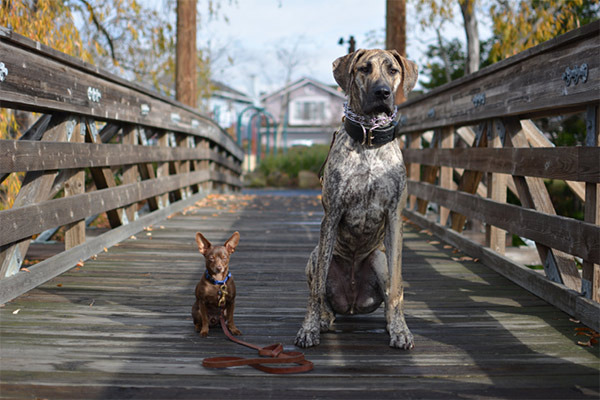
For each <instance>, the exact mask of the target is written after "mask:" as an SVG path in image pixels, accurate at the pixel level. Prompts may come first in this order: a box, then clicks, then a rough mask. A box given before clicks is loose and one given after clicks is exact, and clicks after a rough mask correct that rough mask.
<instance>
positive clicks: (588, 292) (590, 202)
mask: <svg viewBox="0 0 600 400" xmlns="http://www.w3.org/2000/svg"><path fill="white" fill-rule="evenodd" d="M586 120H587V121H586V122H587V135H586V146H595V147H597V146H600V112H599V110H598V106H589V107H588V110H587V113H586ZM599 207H600V185H599V184H597V183H586V184H585V211H584V219H585V221H586V222H589V223H591V224H596V225H600V211H598V208H599ZM582 272H583V276H582V280H581V292H582V294H583V295H584V296H585V297H587V298H589V299H592V300H594V301H597V302H600V265H598V264H594V263H591V262H589V261H587V260H583V271H582Z"/></svg>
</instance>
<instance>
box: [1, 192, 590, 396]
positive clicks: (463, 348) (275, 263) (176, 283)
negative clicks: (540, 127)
mask: <svg viewBox="0 0 600 400" xmlns="http://www.w3.org/2000/svg"><path fill="white" fill-rule="evenodd" d="M288 194H289V193H288ZM204 203H205V207H194V208H192V209H189V210H187V212H186V213H185V215H181V214H179V215H175V216H173V217H172V218H170V219H168V220H166V221H164V222H163V223H161V224H158V225H156V226H153V227H152V228H151V229H152V230H148V231H145V232H141V233H139V234H137V235H136V238H135V239H134V238H131V239H129V240H127V241H126V242H123V243H121V244H120V245H118V246H116V247H113V248H110V249H108V251H106V252H105V253H102V254H99V255H98V257H97V259H95V260H88V261H86V262H85V265H84V266H83V267H81V268H77V269H74V270H71V271H69V272H68V273H66V274H63V275H62V276H59V277H58V278H56V279H53V280H52V281H50V282H48V283H46V284H45V285H43V286H41V287H39V288H38V289H36V290H33V291H31V292H29V293H27V294H26V295H23V296H21V297H19V298H17V299H16V300H14V301H12V302H10V303H8V304H6V305H5V306H4V307H2V308H0V321H1V326H0V335H1V336H0V338H1V376H0V378H1V379H0V381H1V383H0V385H1V386H0V398H36V397H37V398H48V399H52V398H56V399H80V398H145V399H148V398H165V399H167V398H168V399H174V398H242V397H243V398H246V399H251V398H259V399H264V398H286V399H294V398H346V399H347V398H361V399H364V398H366V396H369V397H372V398H382V397H386V398H440V399H448V398H456V397H460V398H539V399H553V398H556V399H558V398H561V399H562V398H569V399H571V398H594V399H597V398H598V396H599V394H598V389H599V355H598V344H596V345H595V346H594V347H591V348H589V347H582V346H579V345H577V341H585V340H587V337H586V336H574V335H575V334H576V333H577V332H578V331H576V329H577V328H581V325H579V324H577V323H576V322H573V321H571V320H570V319H569V317H568V316H567V315H565V314H564V313H562V312H560V311H558V310H557V309H555V308H553V307H552V306H549V305H547V304H546V303H545V302H543V301H541V300H539V299H538V298H537V297H535V296H533V295H531V294H529V293H528V292H526V291H525V290H523V289H521V288H519V287H517V286H516V285H514V284H512V283H511V282H509V281H507V280H506V279H505V278H503V277H501V276H499V275H498V274H497V273H495V272H493V271H491V270H490V269H488V268H486V267H485V266H484V265H481V264H480V263H478V262H475V261H474V260H469V259H468V258H462V259H461V257H463V256H464V254H460V253H453V249H451V248H447V247H445V246H444V244H443V243H441V244H440V243H438V242H437V241H436V240H435V238H433V237H430V236H428V235H427V233H426V232H419V229H417V228H414V227H411V226H410V225H407V227H406V229H405V231H406V235H405V238H406V239H405V252H404V278H405V281H406V295H405V297H406V314H407V321H408V324H409V326H410V327H411V329H412V332H413V333H414V335H415V342H416V348H415V349H414V350H412V351H398V350H393V349H390V348H389V347H388V346H387V343H388V337H387V334H386V333H385V329H384V328H385V325H384V319H383V311H382V310H381V309H379V310H378V311H377V312H375V313H373V314H370V315H367V316H356V317H345V318H340V319H339V320H338V321H337V322H336V324H335V331H334V332H332V333H327V334H323V336H322V344H321V345H320V346H318V347H316V348H312V349H308V350H307V351H306V356H307V358H308V359H310V360H312V361H313V362H314V363H315V369H314V371H312V372H310V373H306V374H300V375H290V376H272V375H267V374H264V373H262V372H260V371H257V370H254V369H253V368H250V367H240V368H233V369H228V370H207V369H205V368H203V367H202V366H201V362H202V359H203V358H205V357H210V356H218V355H238V356H245V357H254V356H255V354H254V352H253V351H252V350H250V349H247V348H244V347H241V346H238V345H236V344H234V343H231V342H229V341H227V340H226V339H225V338H224V336H223V333H222V332H220V331H218V330H217V329H213V330H211V332H210V336H209V337H208V338H205V339H203V338H200V337H199V336H198V335H197V334H196V332H195V331H194V329H193V325H192V322H191V319H190V314H189V312H190V308H191V305H192V303H193V300H194V295H193V290H194V286H195V283H196V282H197V280H198V279H199V278H200V276H201V273H202V272H203V269H202V257H201V256H200V255H199V254H198V253H197V250H196V247H195V243H194V239H193V236H194V233H195V232H196V231H198V230H199V231H202V232H203V233H204V234H205V235H206V236H207V237H208V238H209V239H210V240H212V241H213V242H222V241H224V240H225V239H226V238H227V237H228V235H230V234H231V232H233V231H234V230H238V231H240V233H241V242H240V246H239V248H238V251H236V253H235V254H234V256H233V258H232V265H231V270H232V272H233V274H234V276H235V279H236V284H237V286H238V298H237V308H236V320H237V326H238V327H239V328H240V329H241V330H242V331H243V332H244V339H245V340H247V341H249V342H252V343H256V344H264V345H267V344H270V343H274V342H278V341H279V342H282V343H284V344H285V345H286V348H287V349H290V350H291V349H293V346H292V343H293V338H294V335H295V333H296V331H297V329H298V327H299V325H300V323H301V321H302V318H303V314H304V307H305V304H306V296H307V285H306V283H305V277H304V266H305V263H306V260H307V257H308V255H309V253H310V251H311V250H312V248H313V247H314V245H315V244H316V242H317V238H318V229H319V221H320V219H321V216H322V213H321V207H320V204H319V201H318V199H317V197H316V196H315V195H312V196H295V195H294V196H290V195H286V196H282V195H277V196H273V195H265V194H260V195H249V194H244V195H236V196H216V197H214V196H211V197H209V198H208V199H206V200H204Z"/></svg>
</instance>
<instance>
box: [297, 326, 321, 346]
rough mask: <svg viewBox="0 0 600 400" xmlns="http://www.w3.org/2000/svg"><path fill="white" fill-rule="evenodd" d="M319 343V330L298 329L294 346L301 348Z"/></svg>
mask: <svg viewBox="0 0 600 400" xmlns="http://www.w3.org/2000/svg"><path fill="white" fill-rule="evenodd" d="M320 342H321V338H320V332H319V329H318V328H317V329H305V328H304V327H302V328H300V330H299V331H298V334H297V335H296V341H295V343H294V344H295V345H296V346H298V347H302V348H307V347H312V346H316V345H318V344H319V343H320Z"/></svg>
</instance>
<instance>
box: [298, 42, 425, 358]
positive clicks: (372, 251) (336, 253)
mask: <svg viewBox="0 0 600 400" xmlns="http://www.w3.org/2000/svg"><path fill="white" fill-rule="evenodd" d="M417 74H418V71H417V66H416V64H415V63H413V62H412V61H409V60H407V59H405V58H404V57H402V56H400V55H399V54H398V53H397V52H396V51H394V50H391V51H385V50H362V49H361V50H358V51H355V52H354V53H351V54H348V55H346V56H344V57H340V58H338V59H337V60H335V61H334V63H333V75H334V77H335V80H336V81H337V83H338V84H339V85H340V87H341V88H342V89H343V90H344V92H345V93H346V94H347V96H348V103H347V104H346V112H345V119H344V124H343V126H342V127H341V128H340V130H339V131H338V133H337V135H336V136H335V139H334V141H333V143H332V147H331V150H330V154H329V158H328V160H327V162H326V165H325V168H324V175H323V200H322V201H323V208H324V210H325V215H324V217H323V220H322V222H321V232H320V237H319V244H318V245H317V247H316V248H315V249H314V250H313V252H312V253H311V255H310V259H309V261H308V264H307V266H306V274H307V277H308V284H309V287H310V297H309V299H308V307H307V311H306V316H305V318H304V322H303V324H302V327H301V328H300V330H299V331H298V334H297V336H296V345H297V346H299V347H310V346H315V345H317V344H319V342H320V332H322V331H327V330H328V329H329V328H330V327H331V324H332V323H333V321H334V318H335V314H361V313H370V312H373V311H374V310H376V309H377V308H378V307H379V306H380V305H381V303H382V302H385V317H386V321H387V330H388V332H389V334H390V346H391V347H394V348H402V349H410V348H412V347H414V343H413V336H412V334H411V332H410V330H409V329H408V326H407V325H406V321H405V320H404V310H403V308H404V293H403V287H402V219H401V216H400V214H401V211H402V208H403V207H404V205H405V204H406V196H407V195H406V169H405V167H404V161H403V159H402V152H401V151H400V147H399V145H398V143H397V141H396V140H395V138H396V129H395V128H396V123H397V122H396V118H395V117H396V109H395V103H394V100H395V99H394V97H395V93H396V90H397V89H398V88H399V87H400V86H401V87H402V88H403V90H404V93H405V94H406V93H408V92H409V91H410V90H412V88H413V87H414V85H415V83H416V80H417Z"/></svg>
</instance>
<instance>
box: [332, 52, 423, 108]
mask: <svg viewBox="0 0 600 400" xmlns="http://www.w3.org/2000/svg"><path fill="white" fill-rule="evenodd" d="M417 76H418V69H417V65H416V64H415V63H414V62H412V61H409V60H407V59H406V58H404V57H402V56H401V55H400V54H398V52H397V51H396V50H378V49H375V50H363V49H360V50H357V51H355V52H353V53H350V54H348V55H345V56H343V57H340V58H338V59H337V60H335V61H334V62H333V77H334V78H335V80H336V82H337V83H338V84H339V85H340V87H341V88H342V89H343V90H344V92H345V93H346V95H348V103H349V106H350V108H351V109H352V110H354V112H357V113H360V114H362V115H369V116H375V115H379V114H381V113H385V114H388V115H390V114H391V113H392V112H393V111H394V105H395V95H396V91H397V90H398V87H400V85H402V88H403V90H404V94H405V95H407V94H408V92H410V91H411V90H412V89H413V88H414V87H415V84H416V83H417Z"/></svg>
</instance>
